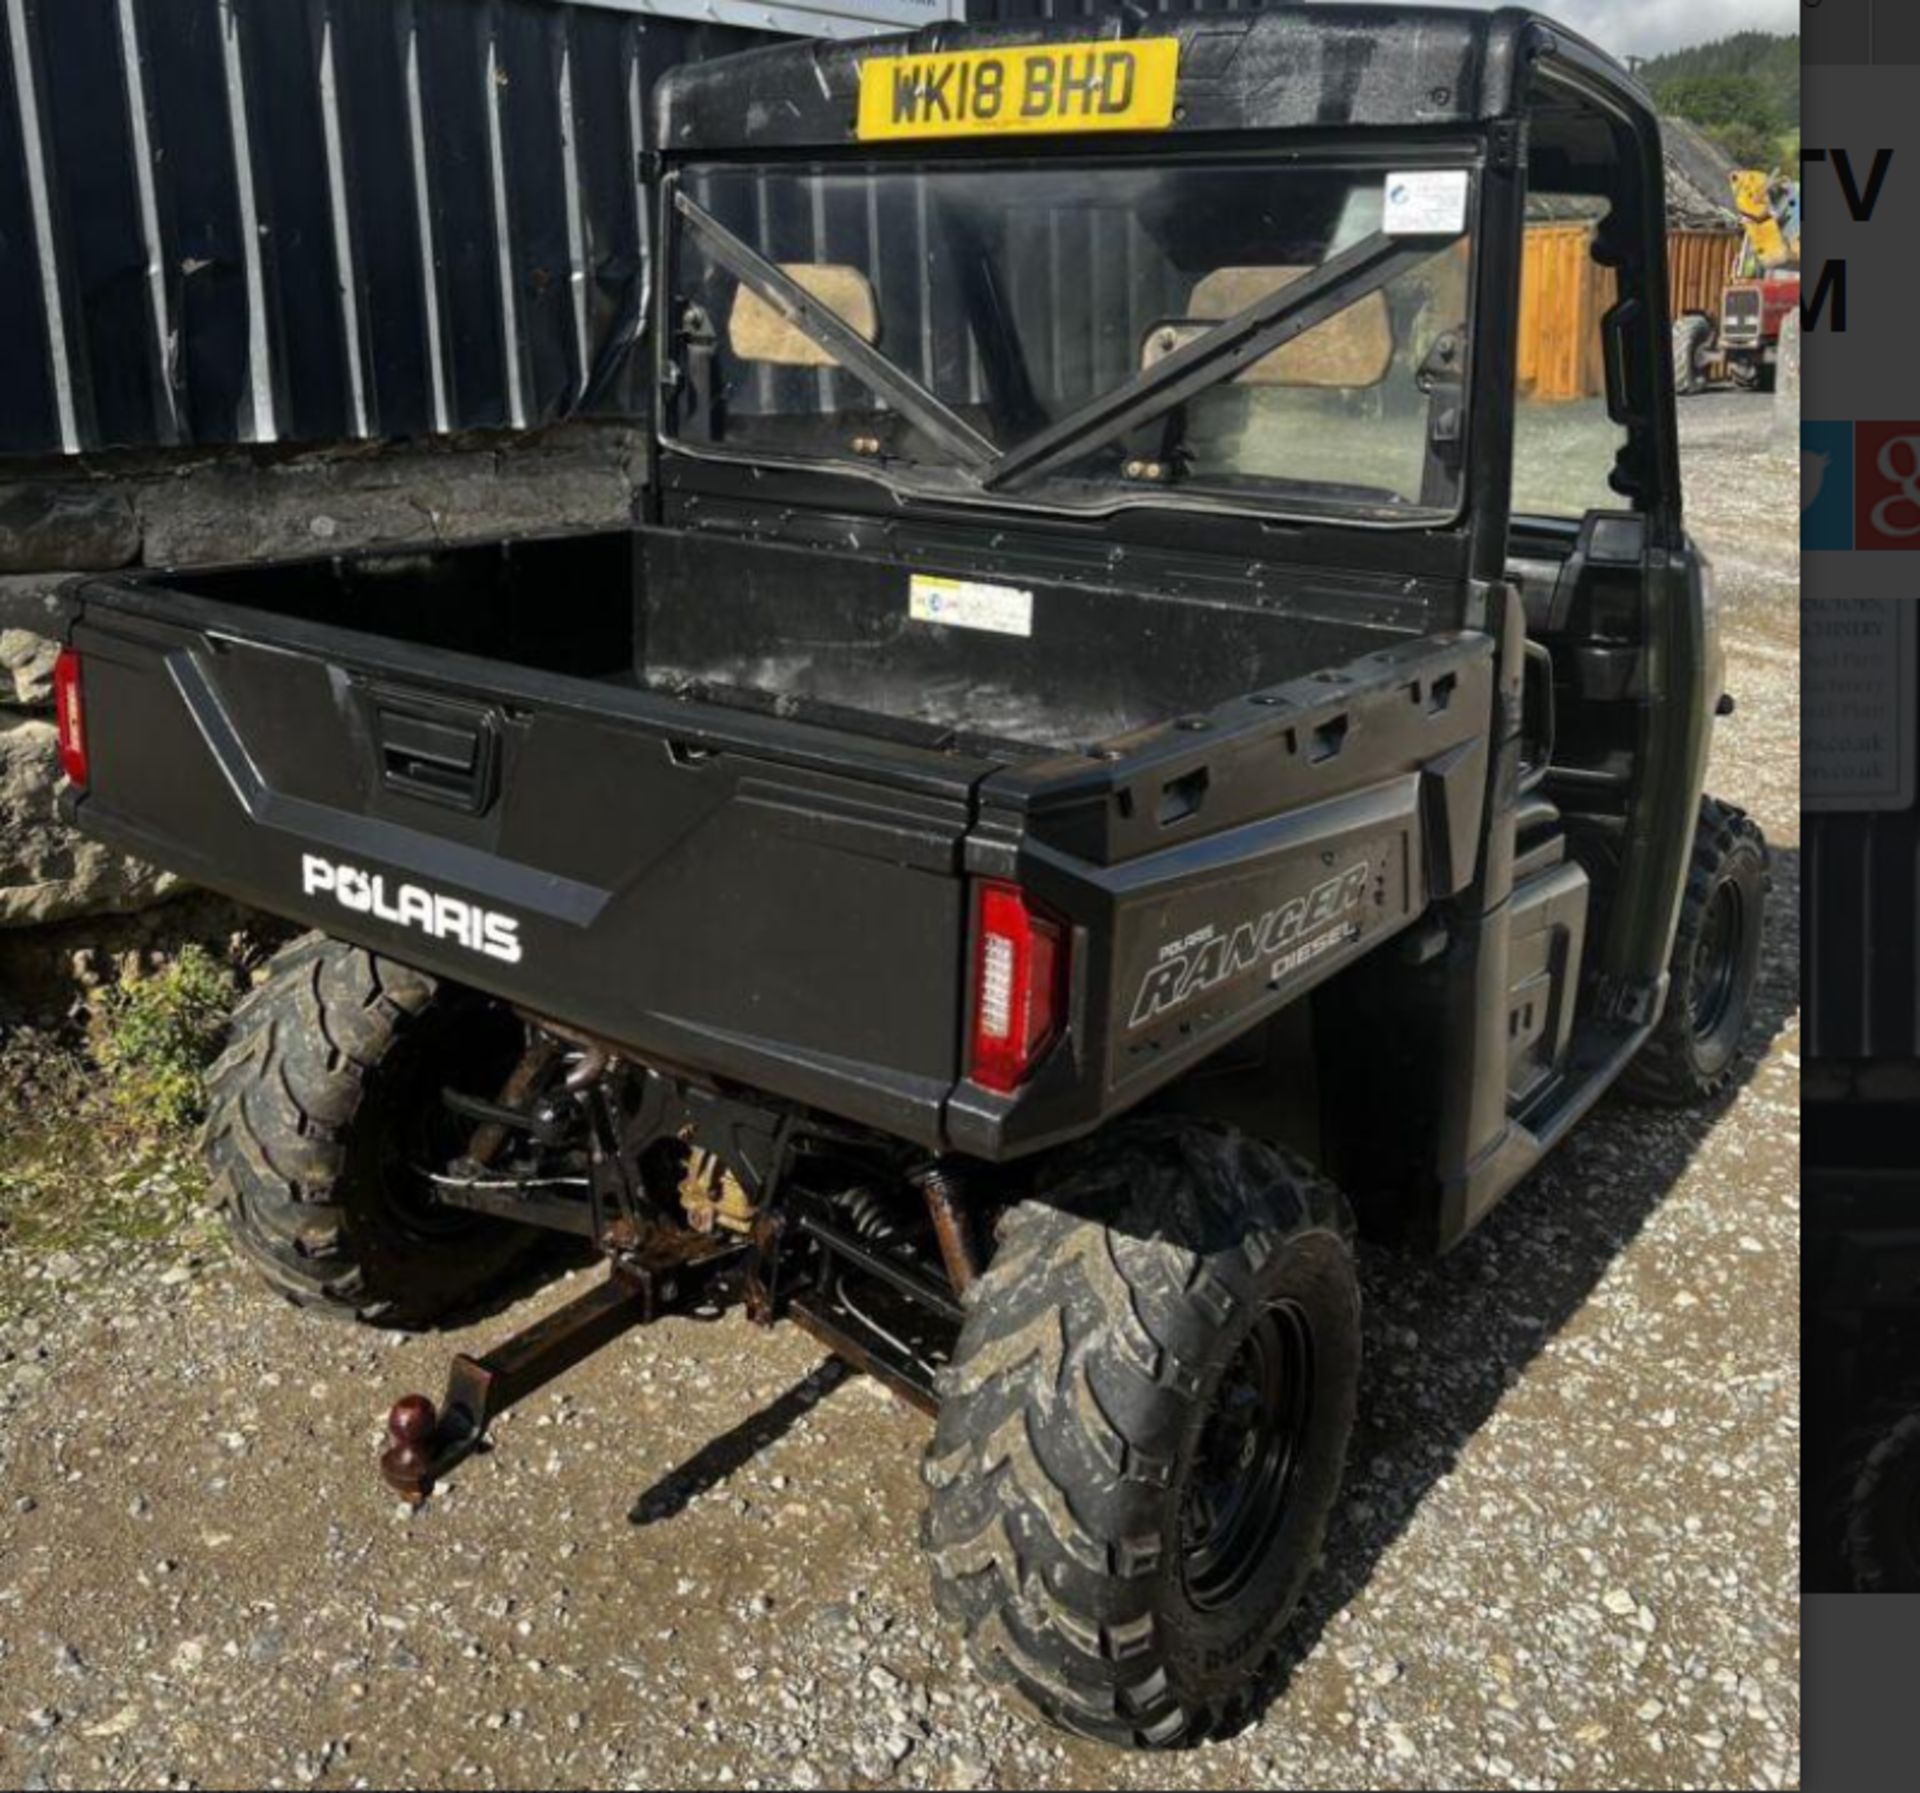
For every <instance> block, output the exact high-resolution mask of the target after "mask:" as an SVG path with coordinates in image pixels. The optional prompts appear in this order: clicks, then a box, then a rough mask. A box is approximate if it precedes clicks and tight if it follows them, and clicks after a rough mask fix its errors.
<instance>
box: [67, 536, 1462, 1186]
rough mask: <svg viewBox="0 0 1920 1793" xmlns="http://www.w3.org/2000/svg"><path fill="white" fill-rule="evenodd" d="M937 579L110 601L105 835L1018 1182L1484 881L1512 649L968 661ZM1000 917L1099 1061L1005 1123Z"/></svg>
mask: <svg viewBox="0 0 1920 1793" xmlns="http://www.w3.org/2000/svg"><path fill="white" fill-rule="evenodd" d="M916 575H918V576H919V577H921V578H925V577H942V575H940V574H938V573H937V572H936V571H935V570H934V569H922V568H921V567H919V566H913V565H906V564H901V563H895V562H890V561H888V560H885V559H881V558H876V557H874V556H872V555H870V554H853V553H847V552H839V553H835V552H831V551H825V550H822V549H819V548H810V547H796V546H789V545H785V544H776V543H771V542H766V541H760V540H750V539H715V538H712V537H700V538H695V537H692V536H689V535H687V534H684V533H681V532H676V531H672V530H661V529H643V530H638V531H634V532H616V533H607V534H600V535H591V536H577V537H567V538H554V539H550V540H530V541H516V542H509V543H495V544H485V545H480V546H476V547H468V548H458V549H450V550H445V551H440V552H434V553H424V554H423V553H407V554H392V555H371V556H359V557H352V558H333V559H325V560H314V561H309V562H304V563H298V564H281V565H271V566H258V567H244V568H231V569H220V570H212V571H201V572H185V573H166V574H157V575H148V576H139V577H122V578H112V579H100V580H94V581H91V582H89V583H88V584H87V585H85V586H84V587H83V588H82V610H81V616H80V620H79V622H78V624H77V625H76V628H75V632H74V637H73V640H74V645H75V647H76V649H77V650H78V651H79V654H80V656H81V663H82V665H83V667H84V680H85V703H86V708H87V713H88V716H89V718H90V733H91V736H92V742H93V745H92V762H93V763H92V768H91V777H90V781H89V785H88V789H87V791H86V793H85V794H84V795H83V796H82V797H80V798H79V799H78V803H79V808H80V812H81V815H82V819H83V820H84V822H85V825H86V826H87V828H88V830H89V831H90V832H92V833H94V834H97V835H99V836H102V837H103V838H106V839H108V840H111V841H114V842H116V843H117V844H119V845H121V846H124V847H126V848H128V849H129V850H132V851H134V852H137V853H140V854H143V855H145V856H147V857H149V858H152V859H154V860H156V861H158V862H160V863H162V864H164V865H167V866H170V867H172V868H173V869H175V870H177V871H179V872H181V873H183V874H184V875H186V876H187V877H190V878H192V879H195V880H197V881H200V882H203V883H206V884H208V885H210V886H213V887H215V888H219V889H224V890H227V891H230V892H232V893H233V894H235V895H237V896H239V897H241V898H242V899H244V900H247V901H250V902H254V903H257V904H259V905H260V906H261V907H264V908H268V909H271V910H274V911H276V912H279V913H282V914H290V915H295V916H298V917H300V918H301V919H303V920H306V921H309V922H311V923H312V924H313V925H315V926H317V927H321V928H323V929H326V930H328V931H330V932H333V933H337V934H340V935H342V936H344V937H346V938H349V939H355V940H359V941H361V942H362V943H364V944H367V945H370V946H374V947H377V948H380V949H381V950H384V951H388V952H390V953H393V954H394V955H395V956H396V957H401V958H404V959H407V960H409V961H411V962H414V963H418V964H420V965H422V966H424V967H426V968H427V969H431V970H435V971H438V972H441V973H443V974H446V975H449V976H454V977H457V978H460V979H462V980H464V981H467V982H471V983H475V984H478V985H480V986H482V987H484V988H487V989H490V990H493V991H495V992H496V993H498V994H500V995H502V996H505V997H508V998H510V999H512V1000H514V1001H516V1002H518V1003H520V1004H521V1005H523V1006H524V1007H526V1008H528V1009H530V1010H533V1011H535V1012H538V1013H540V1014H543V1015H546V1016H549V1017H551V1018H553V1019H555V1020H558V1021H560V1022H563V1023H566V1024H568V1025H570V1026H572V1027H574V1028H577V1029H583V1030H586V1031H588V1032H591V1033H593V1034H596V1035H598V1036H601V1037H603V1038H605V1039H608V1040H610V1041H613V1042H615V1043H617V1044H619V1045H621V1046H623V1047H626V1048H628V1049H630V1050H632V1051H633V1052H635V1053H636V1054H637V1055H640V1056H644V1057H646V1058H647V1059H648V1060H649V1061H650V1062H655V1063H661V1064H667V1065H671V1066H677V1067H684V1068H686V1069H689V1070H692V1071H695V1072H697V1073H700V1074H702V1075H706V1076H710V1077H719V1078H723V1079H728V1080H732V1081H736V1082H739V1083H742V1084H750V1085H752V1086H754V1087H757V1088H761V1089H764V1090H766V1091H768V1092H770V1093H772V1094H775V1095H778V1096H783V1097H786V1098H788V1099H790V1100H795V1101H800V1102H804V1103H809V1104H813V1105H816V1106H818V1107H820V1108H823V1109H825V1110H828V1111H830V1112H832V1113H835V1114H838V1115H840V1116H843V1117H845V1118H847V1119H849V1120H855V1121H860V1122H864V1123H867V1124H871V1125H873V1126H877V1127H880V1128H884V1129H886V1130H887V1131H889V1132H891V1133H893V1134H895V1135H898V1136H900V1137H903V1138H907V1139H911V1140H915V1141H918V1142H920V1143H923V1144H925V1145H927V1146H928V1147H929V1148H935V1149H938V1148H943V1147H947V1146H951V1145H959V1146H961V1147H962V1148H963V1149H966V1150H971V1151H976V1152H979V1153H982V1154H984V1155H987V1156H999V1155H1004V1154H1006V1153H1010V1152H1014V1151H1020V1150H1026V1149H1031V1147H1032V1146H1033V1145H1036V1144H1039V1143H1042V1142H1043V1141H1044V1140H1045V1139H1049V1138H1055V1137H1059V1136H1062V1135H1063V1134H1066V1133H1070V1132H1073V1131H1077V1130H1083V1129H1084V1128H1085V1127H1087V1126H1090V1125H1092V1124H1094V1123H1095V1122H1097V1120H1098V1119H1099V1118H1100V1117H1101V1115H1102V1113H1103V1112H1104V1111H1105V1110H1107V1109H1108V1108H1109V1107H1110V1106H1113V1105H1115V1104H1121V1103H1125V1102H1130V1101H1131V1100H1133V1099H1135V1097H1136V1096H1137V1095H1139V1094H1143V1093H1145V1092H1146V1091H1147V1090H1149V1089H1151V1088H1153V1087H1157V1086H1158V1085H1159V1084H1160V1083H1162V1082H1165V1081H1167V1080H1168V1079H1169V1078H1170V1077H1171V1076H1173V1075H1174V1074H1175V1073H1177V1071H1178V1070H1179V1069H1180V1068H1182V1067H1183V1066H1185V1065H1188V1064H1190V1063H1192V1062H1193V1061H1194V1060H1195V1059H1196V1058H1197V1057H1199V1056H1202V1055H1203V1054H1204V1053H1205V1052H1206V1051H1207V1050H1210V1049H1211V1048H1212V1047H1213V1046H1215V1045H1218V1044H1220V1043H1222V1042H1223V1041H1224V1040H1226V1039H1228V1038H1231V1037H1232V1036H1233V1035H1234V1034H1235V1033H1236V1032H1238V1031H1240V1030H1241V1029H1243V1028H1244V1027H1245V1026H1247V1025H1249V1024H1250V1023H1251V1022H1252V1021H1253V1020H1255V1019H1257V1018H1258V1016H1259V1014H1260V1013H1261V1012H1263V1011H1264V1010H1267V1009H1271V1008H1273V1007H1275V1006H1278V1004H1279V1003H1280V1002H1281V1001H1282V1000H1284V998H1285V997H1288V996H1291V995H1293V994H1297V993H1299V992H1300V991H1303V990H1304V989H1306V988H1308V987H1310V986H1311V985H1312V984H1313V983H1316V982H1318V981H1320V980H1321V979H1322V978H1324V977H1326V976H1328V975H1330V974H1331V973H1332V972H1334V971H1336V970H1337V969H1338V968H1339V967H1340V966H1341V965H1342V964H1344V963H1346V962H1347V961H1348V960H1349V959H1351V958H1352V957H1354V956H1356V955H1357V954H1358V953H1359V952H1360V951H1363V950H1364V949H1365V947H1366V946H1367V945H1369V944H1371V943H1372V941H1373V940H1374V939H1375V938H1377V937H1378V936H1379V935H1380V934H1381V933H1383V932H1385V931H1390V930H1391V929H1392V928H1395V927H1398V926H1401V925H1404V924H1405V923H1406V922H1407V921H1408V920H1410V919H1411V918H1412V917H1413V916H1414V915H1415V914H1417V913H1418V912H1419V910H1420V908H1421V907H1422V906H1423V905H1424V903H1425V901H1426V900H1427V897H1428V894H1429V891H1430V890H1431V889H1439V890H1442V891H1444V890H1448V889H1452V888H1457V887H1458V885H1459V883H1460V882H1461V881H1463V880H1464V878H1465V877H1466V875H1467V873H1468V871H1469V870H1470V854H1471V843H1472V841H1473V839H1474V835H1475V823H1476V822H1477V816H1478V805H1479V802H1480V799H1481V795H1482V787H1483V785H1484V777H1485V765H1486V761H1485V755H1484V740H1483V738H1482V731H1483V730H1484V718H1485V716H1486V715H1487V713H1488V709H1489V705H1488V702H1487V698H1486V693H1485V691H1484V688H1483V687H1484V681H1486V680H1487V679H1488V678H1489V676H1490V672H1489V665H1490V644H1489V643H1488V641H1487V640H1486V638H1485V637H1483V636H1480V635H1477V634H1472V633H1464V634H1458V635H1449V636H1437V637H1436V636H1421V635H1419V634H1418V633H1416V632H1414V631H1413V630H1411V629H1410V628H1408V627H1407V626H1405V624H1404V623H1400V622H1397V621H1393V620H1381V619H1382V618H1383V617H1390V616H1391V615H1392V612H1391V609H1390V607H1389V606H1385V605H1380V606H1375V607H1373V609H1372V611H1371V612H1370V611H1369V610H1368V609H1367V608H1366V607H1356V608H1355V612H1354V614H1353V615H1352V616H1351V617H1350V618H1347V617H1342V616H1340V615H1339V614H1337V613H1334V612H1335V606H1333V605H1331V604H1322V605H1320V606H1319V607H1318V609H1317V611H1316V610H1315V608H1314V607H1311V606H1308V605H1305V604H1293V605H1285V606H1283V605H1270V604H1265V603H1261V602H1249V601H1244V600H1242V601H1232V602H1229V601H1222V600H1220V599H1218V598H1205V597H1169V596H1166V595H1160V594H1153V593H1149V592H1147V591H1144V590H1141V591H1129V590H1127V589H1125V588H1124V587H1119V586H1114V585H1103V586H1095V585H1092V584H1089V583H1086V582H1084V581H1079V580H1073V581H1070V580H1066V579H1061V580H1059V581H1057V582H1046V581H1039V580H1035V581H1029V582H1028V589H1026V590H1025V591H1024V593H1023V595H1024V599H1025V604H1026V606H1027V610H1028V615H1029V618H1030V624H1029V627H1028V628H1027V629H1026V630H1025V631H1024V632H1021V631H1018V630H1015V629H1011V628H999V627H977V626H961V627H955V626H950V625H948V624H945V623H938V622H932V621H927V620H922V619H919V618H916V617H915V616H914V615H913V614H912V608H913V602H914V601H915V600H910V593H912V592H918V591H919V590H920V589H921V588H920V587H919V586H918V585H917V584H916ZM954 583H955V581H954V580H952V579H949V580H948V581H947V583H946V584H945V585H943V586H941V587H939V589H941V590H947V589H950V588H951V587H952V586H953V584H954ZM959 583H962V584H964V583H965V581H964V577H963V576H962V577H960V579H959ZM994 589H1004V588H994ZM986 603H987V611H986V614H987V615H989V616H990V617H995V618H1000V619H1001V620H1004V619H1005V617H1006V616H1007V614H1008V605H1007V603H1006V602H1005V601H1004V600H1002V599H995V598H992V597H991V596H989V598H988V599H987V600H986ZM995 606H998V608H995ZM976 614H977V613H976ZM1463 750H1464V751H1463ZM1356 866H1358V867H1364V868H1366V879H1367V882H1368V890H1367V896H1366V902H1365V905H1364V912H1361V913H1357V915H1356V918H1355V920H1354V923H1353V925H1352V927H1351V930H1350V931H1349V932H1343V933H1342V934H1341V937H1340V938H1339V939H1338V940H1332V939H1329V941H1328V942H1327V943H1326V950H1324V951H1322V952H1319V953H1317V954H1316V955H1315V959H1314V962H1313V963H1312V964H1311V965H1309V964H1306V963H1304V962H1303V963H1301V964H1300V965H1299V967H1298V972H1299V975H1298V976H1297V977H1293V978H1289V979H1285V980H1280V979H1274V980H1270V981H1269V984H1267V985H1261V984H1260V983H1259V982H1258V981H1257V980H1254V981H1251V982H1248V981H1244V980H1235V981H1233V983H1232V987H1231V988H1230V989H1222V990H1216V991H1213V992H1211V993H1210V995H1209V997H1208V999H1207V1000H1206V1001H1204V1002H1185V1003H1181V1004H1177V1005H1176V1004H1172V1003H1163V1002H1160V1001H1158V999H1155V1001H1152V1002H1145V1001H1143V998H1142V997H1141V995H1140V991H1141V989H1142V986H1143V980H1144V979H1145V978H1146V977H1147V976H1148V974H1149V973H1151V972H1153V970H1154V968H1155V965H1156V963H1159V964H1160V966H1161V969H1162V971H1163V972H1164V957H1165V943H1166V940H1167V938H1168V935H1169V932H1170V931H1178V932H1184V933H1187V934H1191V933H1192V932H1193V931H1194V930H1195V929H1196V928H1201V927H1205V926H1209V925H1214V923H1213V921H1212V920H1210V918H1217V923H1218V925H1219V926H1221V927H1223V928H1225V929H1226V930H1227V931H1228V933H1229V934H1230V933H1231V930H1232V929H1233V928H1234V927H1235V926H1236V925H1237V924H1239V923H1240V922H1241V921H1243V920H1245V919H1257V918H1258V917H1259V916H1260V915H1261V914H1262V913H1263V912H1264V911H1267V910H1271V909H1272V908H1273V907H1274V906H1275V904H1276V902H1284V900H1285V899H1286V898H1287V896H1288V895H1289V893H1290V891H1291V889H1292V886H1293V885H1294V884H1299V885H1300V886H1301V889H1302V890H1303V891H1311V890H1312V889H1314V888H1316V887H1318V886H1319V885H1321V884H1324V883H1325V882H1326V881H1327V880H1328V879H1329V878H1330V877H1332V876H1333V875H1334V874H1336V873H1339V872H1341V870H1342V868H1343V867H1345V868H1346V869H1347V870H1352V869H1353V868H1354V867H1356ZM1356 875H1357V874H1356ZM976 876H998V877H1010V878H1017V879H1020V880H1023V881H1031V882H1033V883H1034V884H1035V886H1036V888H1037V889H1038V890H1039V891H1040V894H1041V895H1042V896H1043V898H1044V899H1045V900H1046V901H1047V902H1048V903H1050V904H1051V905H1052V906H1053V907H1054V908H1055V909H1056V910H1057V911H1058V912H1059V913H1060V914H1061V915H1062V916H1063V917H1065V918H1066V919H1067V920H1068V921H1069V922H1070V923H1072V924H1073V925H1074V926H1075V927H1076V928H1077V929H1081V930H1083V931H1084V935H1083V937H1081V938H1080V944H1079V945H1078V946H1077V948H1076V952H1075V959H1074V963H1075V977H1076V980H1077V982H1078V983H1079V984H1081V985H1083V986H1084V989H1085V991H1086V993H1087V999H1086V1000H1085V1002H1084V1003H1083V1006H1082V1008H1081V1010H1080V1011H1079V1012H1078V1014H1077V1017H1076V1024H1075V1026H1074V1028H1073V1030H1072V1038H1071V1039H1070V1041H1068V1042H1065V1043H1063V1046H1062V1049H1061V1051H1060V1052H1059V1053H1057V1054H1056V1055H1055V1058H1056V1059H1057V1060H1058V1063H1057V1064H1054V1065H1051V1066H1049V1067H1048V1068H1047V1070H1046V1072H1045V1073H1044V1074H1043V1075H1041V1076H1039V1077H1038V1078H1036V1079H1035V1081H1034V1083H1033V1085H1032V1087H1031V1088H1030V1089H1029V1090H1025V1091H1023V1092H1022V1093H1021V1095H1020V1097H1019V1098H1017V1099H1011V1098H1000V1097H992V1096H989V1095H987V1094H986V1093H984V1092H981V1091H979V1090H977V1089H972V1088H971V1087H970V1086H967V1085H966V1084H965V1083H964V1080H963V1076H962V1066H961V1063H960V1054H961V1042H962V1037H963V1031H964V1024H965V1013H964V1011H965V995H964V989H965V983H966V980H965V977H964V974H963V968H964V965H965V963H966V947H967V940H968V931H969V927H970V925H971V922H970V916H971V909H970V894H969V892H970V886H969V878H970V877H976ZM1242 909H1244V910H1245V911H1246V916H1244V917H1243V916H1242V915H1241V914H1240V913H1239V911H1240V910H1242ZM1283 985H1284V988H1283V987H1282V986H1283ZM1163 1009H1164V1010H1166V1011H1168V1012H1166V1013H1164V1014H1163V1013H1162V1010H1163ZM1175 1011H1177V1012H1175ZM956 1090H958V1093H959V1100H958V1101H957V1102H956V1099H955V1098H956Z"/></svg>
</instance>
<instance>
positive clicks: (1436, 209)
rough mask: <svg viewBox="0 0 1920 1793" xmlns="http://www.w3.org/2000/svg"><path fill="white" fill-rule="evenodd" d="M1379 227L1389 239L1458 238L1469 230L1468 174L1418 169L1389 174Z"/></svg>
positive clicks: (1459, 170)
mask: <svg viewBox="0 0 1920 1793" xmlns="http://www.w3.org/2000/svg"><path fill="white" fill-rule="evenodd" d="M1380 228H1381V229H1382V230H1383V231H1385V232H1386V233H1387V235H1388V236H1390V237H1457V236H1458V235H1459V234H1460V233H1461V232H1462V231H1463V230H1465V229H1466V228H1467V171H1466V170H1465V169H1464V168H1419V169H1414V170H1412V171H1410V172H1408V173H1403V174H1390V175H1388V176H1387V191H1386V203H1385V205H1384V206H1383V207H1382V208H1381V214H1380Z"/></svg>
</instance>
